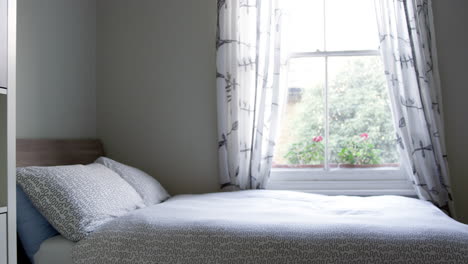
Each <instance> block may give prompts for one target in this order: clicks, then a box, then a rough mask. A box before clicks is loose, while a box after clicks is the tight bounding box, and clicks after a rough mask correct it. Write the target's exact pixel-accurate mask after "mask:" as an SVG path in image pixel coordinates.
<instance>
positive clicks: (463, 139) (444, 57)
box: [432, 0, 468, 223]
mask: <svg viewBox="0 0 468 264" xmlns="http://www.w3.org/2000/svg"><path fill="white" fill-rule="evenodd" d="M432 2H433V8H434V19H435V27H436V37H437V48H438V50H437V51H438V57H439V68H440V75H441V83H442V89H443V100H444V114H445V126H446V140H447V149H448V160H449V167H450V173H451V178H452V186H453V190H454V199H455V206H456V212H457V217H458V218H459V219H460V220H461V221H463V222H465V223H468V192H467V189H468V167H467V166H468V104H467V99H468V82H467V77H468V75H467V74H468V66H467V63H468V31H467V27H468V16H467V14H466V12H467V11H468V1H466V0H451V1H439V0H434V1H432Z"/></svg>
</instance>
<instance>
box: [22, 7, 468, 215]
mask: <svg viewBox="0 0 468 264" xmlns="http://www.w3.org/2000/svg"><path fill="white" fill-rule="evenodd" d="M433 2H434V4H433V5H434V16H435V23H436V33H437V45H438V53H439V66H440V73H441V81H442V88H443V96H444V103H445V105H444V108H445V116H446V137H447V144H448V155H449V161H450V170H451V175H452V185H453V188H454V194H455V200H456V207H457V214H458V217H459V218H460V219H461V220H462V221H464V222H466V223H468V192H466V191H465V189H466V187H467V186H468V169H467V168H465V166H466V164H468V152H465V150H466V149H468V107H467V104H466V103H465V100H466V98H468V87H467V86H468V85H467V82H466V80H465V79H466V75H467V74H466V69H467V67H466V65H465V64H466V62H467V61H468V50H467V48H466V47H468V34H467V33H466V26H468V16H466V15H465V12H466V10H468V1H464V0H452V1H437V0H436V1H433ZM95 4H96V1H93V0H79V1H78V0H42V1H36V0H18V136H19V137H49V138H52V137H94V136H96V108H95V105H96V95H95V91H96V71H95V67H96V65H95V54H96V50H95V47H96V46H95V44H96V43H95V41H96V39H95V36H96V24H95V23H96V21H95V19H96V10H95ZM97 17H98V19H97V35H98V38H97V54H98V56H97V76H98V79H97V84H98V86H97V87H98V89H97V105H98V108H97V121H98V126H97V135H98V136H99V137H100V138H102V140H103V141H104V144H105V147H106V149H107V152H108V154H109V156H111V157H114V158H116V159H118V160H121V161H123V162H128V163H130V164H133V165H135V166H138V167H141V168H142V169H144V170H146V171H148V172H149V173H151V174H153V175H154V176H156V178H158V179H159V180H160V181H161V182H162V183H163V185H165V186H166V187H167V188H168V189H169V191H170V192H171V193H183V192H208V191H215V190H217V184H216V183H217V179H216V174H217V162H216V103H215V87H214V85H215V79H214V76H215V52H214V39H215V21H216V1H215V0H199V1H189V0H172V1H167V0H166V1H165V0H138V1H128V0H97Z"/></svg>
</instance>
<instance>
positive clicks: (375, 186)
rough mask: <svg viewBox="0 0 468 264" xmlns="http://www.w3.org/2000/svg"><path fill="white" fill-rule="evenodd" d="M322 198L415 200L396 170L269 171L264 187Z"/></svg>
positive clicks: (287, 169)
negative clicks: (334, 196) (386, 197)
mask: <svg viewBox="0 0 468 264" xmlns="http://www.w3.org/2000/svg"><path fill="white" fill-rule="evenodd" d="M266 188H267V189H271V190H294V191H303V192H309V193H317V194H326V195H356V196H371V195H401V196H410V197H415V196H416V192H415V190H414V188H413V186H412V184H411V182H410V181H409V180H408V179H407V178H406V177H405V176H403V173H402V172H401V170H400V169H399V168H391V167H378V168H353V169H341V170H340V169H338V170H331V171H328V172H325V171H324V170H321V169H313V168H273V169H272V171H271V177H270V180H269V182H268V185H267V187H266Z"/></svg>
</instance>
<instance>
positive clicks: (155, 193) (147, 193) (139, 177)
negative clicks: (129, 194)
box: [95, 157, 170, 206]
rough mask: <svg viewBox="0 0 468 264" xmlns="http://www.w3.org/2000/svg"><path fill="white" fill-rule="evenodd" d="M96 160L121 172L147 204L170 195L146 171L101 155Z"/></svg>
mask: <svg viewBox="0 0 468 264" xmlns="http://www.w3.org/2000/svg"><path fill="white" fill-rule="evenodd" d="M95 162H96V163H99V164H102V165H104V166H106V167H108V168H109V169H111V170H113V171H115V172H116V173H117V174H119V175H120V177H122V178H123V179H124V180H126V181H127V182H128V183H129V184H130V185H131V186H133V188H135V190H136V191H137V192H138V193H139V194H140V195H141V197H143V201H144V202H145V204H146V205H147V206H150V205H153V204H157V203H160V202H162V201H164V200H166V199H168V198H169V197H170V195H169V193H167V191H166V190H165V189H164V187H162V186H161V184H160V183H159V182H158V181H157V180H156V179H154V178H153V177H151V176H150V175H148V174H147V173H145V172H144V171H141V170H139V169H137V168H133V167H130V166H127V165H125V164H122V163H119V162H117V161H115V160H111V159H109V158H106V157H100V158H98V159H97V160H96V161H95Z"/></svg>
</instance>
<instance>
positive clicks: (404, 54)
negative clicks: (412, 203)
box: [375, 0, 451, 210]
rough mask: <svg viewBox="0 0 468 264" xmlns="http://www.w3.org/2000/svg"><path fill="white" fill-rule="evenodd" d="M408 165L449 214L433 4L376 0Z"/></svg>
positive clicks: (422, 192) (421, 189) (422, 190)
mask: <svg viewBox="0 0 468 264" xmlns="http://www.w3.org/2000/svg"><path fill="white" fill-rule="evenodd" d="M375 3H376V10H377V20H378V27H379V34H380V49H381V54H382V58H383V61H384V64H385V74H386V76H387V80H388V83H389V90H390V99H391V103H392V111H393V117H394V121H395V123H396V128H397V139H398V143H399V146H400V149H401V153H402V163H403V166H404V168H405V169H406V172H407V173H408V175H410V177H411V179H412V180H413V184H414V186H415V189H416V190H417V192H418V195H419V197H420V198H421V199H424V200H428V201H431V202H433V203H434V204H435V205H437V206H439V207H441V208H444V209H446V210H448V207H449V206H451V190H450V184H449V175H448V167H447V160H446V158H447V155H446V152H445V143H444V131H443V129H444V125H443V120H442V105H441V102H442V100H441V92H440V82H439V76H438V71H437V61H436V59H437V57H436V52H435V39H434V37H433V36H434V27H433V17H432V9H431V1H430V0H375Z"/></svg>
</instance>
